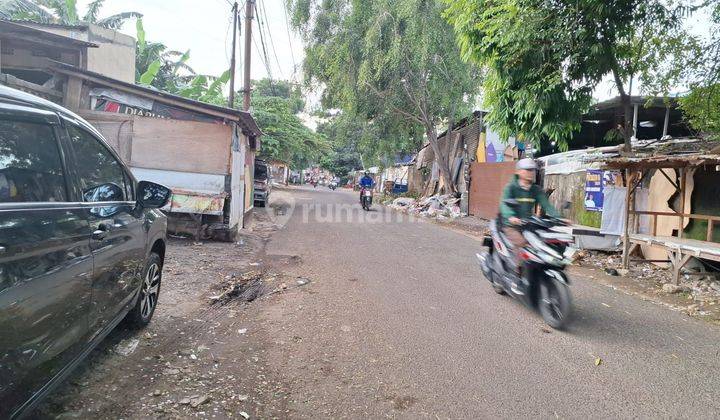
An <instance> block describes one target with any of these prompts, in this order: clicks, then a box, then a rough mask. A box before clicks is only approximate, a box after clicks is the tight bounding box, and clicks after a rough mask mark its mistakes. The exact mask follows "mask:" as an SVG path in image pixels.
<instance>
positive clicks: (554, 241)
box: [476, 200, 574, 329]
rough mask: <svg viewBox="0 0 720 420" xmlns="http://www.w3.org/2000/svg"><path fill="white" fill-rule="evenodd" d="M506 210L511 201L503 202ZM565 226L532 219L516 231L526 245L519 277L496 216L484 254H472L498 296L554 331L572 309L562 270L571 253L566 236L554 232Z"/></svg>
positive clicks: (552, 220) (550, 220)
mask: <svg viewBox="0 0 720 420" xmlns="http://www.w3.org/2000/svg"><path fill="white" fill-rule="evenodd" d="M504 202H505V203H506V204H507V205H509V206H514V205H517V202H516V201H515V200H505V201H504ZM558 226H567V223H566V222H565V221H563V220H561V219H558V218H555V217H549V216H544V217H538V216H532V217H531V218H530V219H528V220H526V221H524V222H523V224H522V225H521V226H519V229H520V231H521V233H522V235H523V237H524V238H525V240H526V241H527V244H526V246H524V247H523V249H522V250H521V251H520V253H519V255H520V258H521V260H522V267H521V273H522V274H521V276H518V275H517V274H515V270H514V269H513V267H514V265H515V264H514V262H513V254H512V244H511V243H510V242H509V241H508V239H507V238H506V237H505V235H504V234H503V233H502V220H501V218H500V216H498V218H497V219H496V220H493V221H492V222H491V223H490V232H491V235H490V236H486V237H485V238H484V239H483V245H484V246H486V247H487V250H485V251H483V252H481V253H478V254H476V257H477V259H478V262H479V263H480V267H481V269H482V272H483V275H484V276H485V278H486V279H487V280H488V281H489V282H490V284H491V285H492V287H493V289H494V290H495V292H496V293H498V294H501V295H503V294H507V295H509V296H511V297H513V298H515V299H518V300H520V301H521V302H522V303H523V304H525V305H526V306H528V307H530V308H532V309H534V310H537V311H539V312H540V314H541V315H542V317H543V320H545V322H546V323H547V324H548V325H549V326H551V327H552V328H555V329H561V328H562V327H563V326H564V325H565V324H566V323H567V321H568V319H569V317H570V312H571V309H572V303H571V300H572V299H571V296H570V288H569V285H570V279H569V278H568V277H567V275H566V274H565V267H566V266H567V265H569V264H570V263H571V260H570V258H571V257H572V253H573V252H574V249H573V248H572V247H571V244H572V243H573V237H572V235H570V234H567V233H563V232H559V231H557V230H554V228H556V227H558Z"/></svg>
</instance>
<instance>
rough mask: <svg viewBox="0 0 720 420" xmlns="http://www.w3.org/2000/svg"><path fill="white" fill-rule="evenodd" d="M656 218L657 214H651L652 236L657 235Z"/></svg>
mask: <svg viewBox="0 0 720 420" xmlns="http://www.w3.org/2000/svg"><path fill="white" fill-rule="evenodd" d="M657 219H658V215H657V214H653V228H652V235H653V236H656V235H657Z"/></svg>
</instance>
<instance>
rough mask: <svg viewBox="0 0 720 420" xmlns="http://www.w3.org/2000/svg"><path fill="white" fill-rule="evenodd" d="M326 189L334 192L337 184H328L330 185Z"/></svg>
mask: <svg viewBox="0 0 720 420" xmlns="http://www.w3.org/2000/svg"><path fill="white" fill-rule="evenodd" d="M328 188H330V189H331V190H333V191H335V188H337V182H335V181H332V182H330V184H328Z"/></svg>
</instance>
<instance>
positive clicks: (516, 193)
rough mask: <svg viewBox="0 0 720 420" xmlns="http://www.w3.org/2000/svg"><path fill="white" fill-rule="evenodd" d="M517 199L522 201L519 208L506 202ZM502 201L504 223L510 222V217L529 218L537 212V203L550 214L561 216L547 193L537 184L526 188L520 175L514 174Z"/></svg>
mask: <svg viewBox="0 0 720 420" xmlns="http://www.w3.org/2000/svg"><path fill="white" fill-rule="evenodd" d="M508 199H515V200H517V201H519V202H520V206H519V207H517V209H512V208H511V207H510V206H508V205H507V204H505V203H504V201H505V200H508ZM501 200H502V201H501V202H500V214H501V215H502V218H503V223H504V224H509V222H508V219H509V218H511V217H513V216H514V217H517V218H518V219H527V218H529V217H530V216H532V215H533V214H535V205H536V204H540V207H541V208H542V209H543V210H544V211H545V213H546V214H547V215H548V216H553V217H560V213H558V211H557V210H556V209H555V207H553V205H552V204H550V202H549V201H548V199H547V196H545V193H544V192H543V190H542V189H541V188H540V186H539V185H537V184H532V186H531V187H530V189H529V190H526V189H524V188H523V187H521V186H520V184H519V183H518V176H517V175H515V176H513V178H512V180H511V181H510V182H508V184H507V185H506V186H505V189H504V190H503V195H502V199H501Z"/></svg>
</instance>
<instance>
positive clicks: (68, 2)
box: [0, 0, 142, 29]
mask: <svg viewBox="0 0 720 420" xmlns="http://www.w3.org/2000/svg"><path fill="white" fill-rule="evenodd" d="M104 2H105V0H94V1H92V2H90V4H88V7H87V11H86V13H85V15H84V16H83V18H82V19H81V18H80V13H79V12H78V7H77V0H8V1H4V2H0V17H4V18H10V19H24V20H30V21H34V22H39V23H56V24H63V25H79V24H83V23H94V24H96V25H98V26H102V27H103V28H108V29H119V28H120V27H122V26H123V24H125V22H126V21H127V20H129V19H133V18H140V17H142V14H140V13H138V12H122V13H117V14H114V15H111V16H108V17H105V18H100V17H99V15H100V9H102V6H103V3H104Z"/></svg>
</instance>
